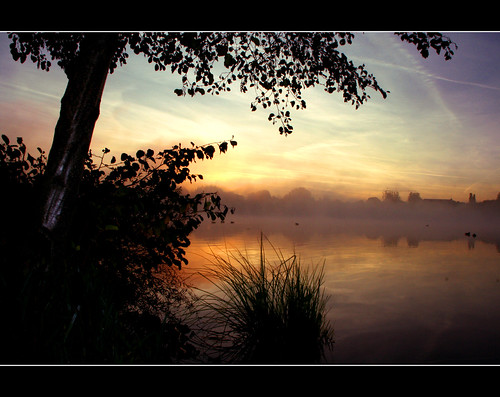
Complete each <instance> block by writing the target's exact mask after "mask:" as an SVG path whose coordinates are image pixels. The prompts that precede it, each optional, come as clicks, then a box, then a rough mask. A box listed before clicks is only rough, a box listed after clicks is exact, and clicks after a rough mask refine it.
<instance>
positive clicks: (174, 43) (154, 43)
mask: <svg viewBox="0 0 500 397" xmlns="http://www.w3.org/2000/svg"><path fill="white" fill-rule="evenodd" d="M396 34H398V35H399V36H400V37H401V40H403V41H407V42H409V43H411V44H414V45H416V46H417V48H418V50H419V51H420V53H421V54H422V55H423V56H424V57H427V56H428V53H429V48H433V49H434V50H435V51H436V52H437V53H438V54H439V53H440V52H441V51H443V52H444V57H445V59H450V58H451V56H452V54H453V51H452V47H453V46H456V45H455V44H454V43H452V42H451V41H450V40H449V39H447V38H446V37H444V36H443V35H441V34H440V33H428V34H427V33H396ZM9 38H11V39H12V43H11V45H10V48H11V54H12V56H13V58H14V60H19V61H20V62H25V61H26V60H27V59H30V60H31V61H32V62H34V63H35V64H36V65H37V66H38V67H39V68H41V69H42V70H49V69H50V67H51V65H52V64H51V60H56V61H57V63H58V65H59V66H60V67H61V68H62V69H63V70H64V71H65V73H66V75H67V77H68V86H67V89H66V91H65V94H64V96H63V99H62V101H61V112H60V118H59V120H58V123H57V125H56V129H55V133H54V140H53V142H54V143H53V145H52V148H51V152H50V156H49V164H48V171H47V174H48V180H49V182H48V184H47V188H46V190H47V194H46V195H45V196H44V205H43V210H42V212H43V217H42V226H43V228H44V229H45V230H46V232H47V234H48V235H49V236H51V238H52V239H53V243H54V244H55V245H58V244H59V245H60V241H61V240H63V239H64V235H65V233H66V230H67V228H68V225H69V224H70V223H71V219H70V215H69V214H70V213H71V210H72V208H73V206H74V199H75V195H76V191H77V190H78V184H79V181H80V178H81V169H82V164H83V161H84V159H83V156H84V154H85V153H86V151H88V148H89V146H90V141H91V137H92V134H93V129H94V125H95V122H96V120H97V117H98V115H99V104H100V100H101V97H102V92H103V89H104V85H105V82H106V77H107V74H108V72H109V73H112V72H113V71H114V70H115V68H116V67H118V64H120V65H124V64H126V61H127V58H128V52H127V51H129V49H130V50H131V51H133V52H134V53H135V54H141V53H142V54H143V55H144V56H145V57H147V59H148V62H150V63H153V64H154V68H155V70H158V71H160V70H167V68H168V69H170V71H171V72H172V73H178V74H179V75H181V76H182V78H181V80H182V87H181V88H178V89H176V90H175V92H176V93H177V95H179V96H181V95H191V96H193V95H195V94H201V95H203V94H205V93H212V94H216V95H217V94H219V93H220V92H223V91H230V90H231V85H232V84H233V83H236V81H238V83H239V89H240V90H241V91H242V92H247V91H248V90H254V91H255V100H254V101H253V102H252V103H251V109H252V110H256V109H257V106H261V107H262V108H264V109H268V110H270V113H269V115H268V119H269V121H271V122H273V123H277V124H278V125H279V127H278V128H279V132H280V134H284V135H287V134H290V133H291V132H292V131H293V126H292V124H291V120H292V119H291V113H290V110H294V109H304V108H305V107H306V102H305V100H304V99H303V98H302V91H303V90H304V89H306V88H309V87H314V86H322V87H324V90H325V91H326V92H328V93H333V92H339V93H341V94H342V96H343V99H344V101H345V102H351V103H352V104H353V105H355V106H356V108H357V107H359V106H360V105H361V104H363V103H364V102H365V101H366V100H367V99H368V98H369V95H368V94H367V89H368V88H371V89H373V90H374V91H375V92H379V93H380V94H381V95H382V96H383V97H384V98H385V97H386V95H387V92H386V91H385V90H383V89H382V88H381V87H380V86H379V84H378V82H377V81H376V79H375V77H374V76H373V75H372V74H369V73H368V71H367V70H366V69H365V66H364V65H360V66H355V65H354V64H353V62H352V61H351V60H349V59H348V58H347V57H346V55H345V54H343V53H342V52H340V50H339V49H340V47H342V46H344V45H346V44H351V43H352V40H353V38H354V34H352V33H346V32H298V33H294V32H208V33H207V32H198V33H195V32H184V33H182V32H173V33H172V32H169V33H149V32H147V33H130V32H126V33H63V34H60V33H10V34H9ZM216 67H223V68H224V69H223V70H224V72H221V73H219V75H218V76H217V77H216V76H215V75H214V68H216ZM57 251H58V250H54V252H57Z"/></svg>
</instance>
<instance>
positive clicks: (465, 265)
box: [187, 218, 500, 364]
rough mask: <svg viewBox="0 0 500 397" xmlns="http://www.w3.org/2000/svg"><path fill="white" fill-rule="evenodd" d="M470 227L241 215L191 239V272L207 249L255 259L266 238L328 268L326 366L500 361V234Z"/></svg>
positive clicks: (199, 266)
mask: <svg viewBox="0 0 500 397" xmlns="http://www.w3.org/2000/svg"><path fill="white" fill-rule="evenodd" d="M473 226H474V225H464V224H461V223H459V222H458V221H457V222H453V221H450V222H447V223H446V224H445V223H442V224H436V225H432V224H419V223H418V222H404V221H400V222H394V221H393V222H382V221H379V222H363V221H357V220H352V221H339V220H337V221H328V222H327V221H320V220H318V219H291V218H276V219H269V218H235V219H234V223H229V222H228V223H225V224H211V223H206V224H204V225H203V226H202V227H201V228H200V229H199V230H197V231H196V232H195V233H194V234H193V235H192V239H191V241H192V245H191V247H190V248H189V250H188V259H189V265H188V266H187V268H188V269H189V270H188V271H194V270H199V269H202V268H203V266H206V263H207V261H206V257H207V255H209V254H207V252H208V250H209V248H210V249H212V250H214V251H217V252H223V251H224V250H239V251H242V252H245V253H246V255H247V256H252V255H258V252H259V238H260V232H261V231H262V232H263V233H264V234H265V235H266V236H267V237H268V238H269V239H270V240H271V241H272V243H273V244H274V246H275V247H277V248H279V249H281V250H282V251H284V252H287V251H288V252H293V251H295V252H296V253H297V254H298V255H299V256H300V258H301V261H302V262H303V263H312V264H316V263H319V262H322V261H323V260H325V261H326V265H325V284H324V288H325V291H326V293H327V294H330V295H331V299H330V304H331V306H332V307H331V310H330V312H329V316H330V321H331V323H332V324H333V325H334V328H335V339H336V342H335V348H334V350H333V351H332V352H331V353H330V354H329V355H328V356H327V357H326V362H327V363H359V364H364V363H398V364H400V363H500V338H499V336H500V310H498V309H497V307H498V303H499V302H500V282H499V280H500V256H499V252H500V249H499V247H500V233H499V232H498V230H495V227H494V226H481V227H478V226H476V227H475V228H474V227H473ZM469 231H473V232H474V233H475V234H476V237H472V236H467V235H465V233H467V232H469Z"/></svg>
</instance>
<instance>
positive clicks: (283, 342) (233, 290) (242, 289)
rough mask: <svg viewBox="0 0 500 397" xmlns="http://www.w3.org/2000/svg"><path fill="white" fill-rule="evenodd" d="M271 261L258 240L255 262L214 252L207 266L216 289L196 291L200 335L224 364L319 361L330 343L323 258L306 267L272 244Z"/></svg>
mask: <svg viewBox="0 0 500 397" xmlns="http://www.w3.org/2000/svg"><path fill="white" fill-rule="evenodd" d="M265 240H266V241H267V242H268V243H269V244H270V245H271V247H272V248H273V250H274V253H275V255H276V257H277V261H276V262H274V263H271V262H269V261H268V259H267V257H266V252H265V250H264V236H261V241H260V258H259V260H258V263H256V264H254V263H252V262H251V260H250V259H249V258H248V256H245V255H243V254H242V253H241V252H239V251H237V252H236V254H233V253H229V252H228V253H227V255H225V256H222V255H217V254H215V253H213V252H212V256H213V260H212V261H211V262H212V266H211V267H210V270H207V271H206V272H203V273H202V276H203V277H205V278H206V279H207V280H208V281H210V283H211V284H212V286H213V287H214V288H212V290H211V291H207V290H203V291H201V295H200V296H199V301H198V305H197V307H198V314H199V315H200V317H199V318H200V319H204V320H203V321H202V322H200V323H199V324H201V325H200V330H199V331H198V333H197V334H198V336H199V337H200V340H201V341H202V343H203V344H204V345H205V351H207V352H209V353H208V354H209V356H210V357H212V359H213V358H214V357H216V359H217V360H218V361H219V362H226V363H228V362H229V363H235V362H238V363H261V364H263V363H281V364H311V363H318V362H320V361H321V359H322V358H323V356H324V352H325V350H326V349H330V348H332V347H333V343H334V338H333V328H332V327H331V326H330V324H329V322H328V321H327V319H326V313H327V308H326V305H327V301H328V299H329V297H328V296H325V295H324V291H323V289H322V284H323V280H324V263H323V264H322V265H321V266H315V267H309V268H304V267H303V266H302V265H301V264H300V261H299V260H298V258H297V256H296V255H295V254H294V255H292V256H290V257H285V256H284V255H283V254H282V253H281V251H279V250H277V249H275V248H274V247H273V246H272V244H271V243H270V242H269V240H268V239H267V238H265Z"/></svg>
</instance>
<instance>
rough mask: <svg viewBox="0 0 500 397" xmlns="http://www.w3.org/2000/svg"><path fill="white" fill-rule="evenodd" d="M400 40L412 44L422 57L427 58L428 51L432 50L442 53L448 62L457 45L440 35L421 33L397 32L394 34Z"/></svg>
mask: <svg viewBox="0 0 500 397" xmlns="http://www.w3.org/2000/svg"><path fill="white" fill-rule="evenodd" d="M395 34H396V35H398V36H399V37H400V39H401V41H406V42H408V43H411V44H414V45H416V47H417V50H418V51H419V52H420V54H421V55H422V57H424V58H427V57H428V56H429V49H430V48H432V49H433V50H434V51H436V53H437V54H440V53H441V51H443V56H444V59H445V60H447V61H448V60H450V59H451V58H452V56H453V55H454V50H453V49H457V45H456V44H455V43H453V42H452V41H451V40H450V39H449V38H448V37H446V36H443V35H442V34H441V33H437V32H436V33H422V32H412V33H408V32H397V33H395Z"/></svg>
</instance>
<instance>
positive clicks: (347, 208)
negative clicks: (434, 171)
mask: <svg viewBox="0 0 500 397" xmlns="http://www.w3.org/2000/svg"><path fill="white" fill-rule="evenodd" d="M201 190H203V191H210V192H217V193H218V194H219V196H220V197H221V199H222V202H223V203H224V204H225V205H227V206H229V207H233V208H235V214H238V215H243V216H273V217H280V216H285V217H288V218H304V217H315V218H326V219H344V220H345V219H359V220H369V219H371V220H383V221H387V220H404V221H409V220H413V221H417V222H419V223H420V224H424V225H429V224H436V223H437V222H448V221H451V222H456V221H459V222H474V221H476V222H482V223H487V224H496V222H498V221H499V220H500V197H499V198H497V199H495V200H485V201H482V202H476V201H475V197H474V200H473V201H469V202H467V203H464V202H459V201H455V200H452V199H443V200H440V199H425V198H420V197H419V196H418V198H417V199H413V200H411V201H402V200H401V199H399V196H398V195H394V194H387V192H384V194H383V197H382V198H381V199H379V198H377V197H370V198H367V199H366V200H358V201H342V200H340V199H335V198H331V197H327V196H324V197H319V198H318V197H315V196H314V195H313V194H312V193H311V192H310V191H309V190H307V189H305V188H301V187H300V188H295V189H292V190H290V192H288V193H287V194H285V195H283V196H281V197H278V196H274V195H272V194H271V193H270V192H269V191H268V190H260V191H257V192H253V193H248V194H245V195H243V194H238V193H235V192H230V191H226V190H224V189H222V188H219V187H216V186H212V187H204V188H203V189H198V191H201ZM471 197H472V195H471ZM413 198H415V196H414V197H413Z"/></svg>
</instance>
